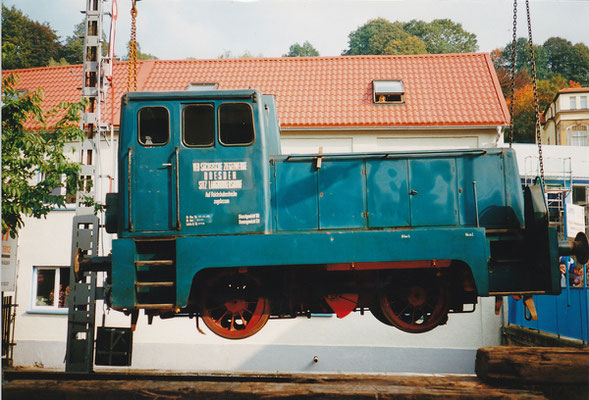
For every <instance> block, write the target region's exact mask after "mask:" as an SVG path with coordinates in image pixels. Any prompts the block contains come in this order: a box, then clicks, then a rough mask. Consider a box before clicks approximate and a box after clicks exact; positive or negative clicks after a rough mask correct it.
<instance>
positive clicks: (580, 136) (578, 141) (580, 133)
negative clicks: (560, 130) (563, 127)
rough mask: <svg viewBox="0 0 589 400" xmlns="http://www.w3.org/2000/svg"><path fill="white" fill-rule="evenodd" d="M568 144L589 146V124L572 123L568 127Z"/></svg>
mask: <svg viewBox="0 0 589 400" xmlns="http://www.w3.org/2000/svg"><path fill="white" fill-rule="evenodd" d="M567 144H568V145H569V146H589V126H588V125H580V124H577V125H572V126H569V127H568V128H567Z"/></svg>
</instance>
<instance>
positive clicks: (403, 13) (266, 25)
mask: <svg viewBox="0 0 589 400" xmlns="http://www.w3.org/2000/svg"><path fill="white" fill-rule="evenodd" d="M111 1H112V0H108V1H106V2H105V3H104V4H105V10H109V11H110V8H111ZM85 3H86V1H85V0H3V4H4V5H6V6H8V7H11V6H13V5H14V6H16V7H17V8H18V9H20V10H21V11H23V12H24V13H25V14H26V15H28V17H29V18H31V19H33V20H36V21H39V22H48V23H49V24H50V25H51V27H52V28H53V29H55V30H56V32H57V34H58V35H59V36H60V37H61V38H62V39H65V38H66V37H67V36H70V35H71V34H72V33H73V30H74V27H75V25H76V24H78V23H79V22H81V21H82V20H83V18H84V15H83V14H81V13H80V11H81V10H82V9H83V8H84V7H85ZM118 8H119V18H118V21H117V34H116V40H115V43H116V47H115V53H116V54H117V55H118V56H122V55H125V54H126V51H127V50H126V43H127V42H128V40H129V37H130V29H131V28H130V26H131V25H130V20H131V17H130V9H131V0H118ZM137 9H138V15H137V40H138V41H139V44H140V46H141V50H142V51H143V52H146V53H150V54H153V55H155V56H156V57H158V58H160V59H183V58H200V59H206V58H217V57H219V56H220V55H221V54H223V53H225V52H231V54H233V55H240V54H243V53H244V52H246V51H247V52H249V53H251V54H252V55H254V56H264V57H280V56H282V55H283V54H285V53H287V52H288V49H289V47H290V46H291V45H292V44H294V43H301V44H302V43H303V42H305V41H309V42H310V43H311V44H312V45H313V46H314V47H315V48H316V49H317V50H318V51H319V53H320V55H322V56H337V55H340V54H341V53H342V52H343V51H344V50H346V49H347V47H348V35H349V34H350V32H352V31H354V30H356V29H357V28H358V27H360V26H362V25H363V24H365V23H366V22H367V21H368V20H370V19H373V18H379V17H382V18H386V19H388V20H390V21H403V22H407V21H410V20H412V19H420V20H423V21H427V22H429V21H432V20H434V19H441V18H449V19H451V20H453V21H454V22H458V23H461V24H462V26H463V28H464V29H465V30H467V31H468V32H472V33H474V34H476V36H477V39H478V46H479V51H482V52H490V51H492V50H493V49H496V48H499V47H504V46H505V45H506V44H507V43H508V42H510V41H511V35H512V29H513V28H512V26H513V25H512V24H513V0H141V1H138V2H137ZM530 9H531V19H532V35H533V41H534V43H537V44H542V43H544V41H546V39H548V38H550V37H553V36H560V37H563V38H565V39H567V40H569V41H571V42H572V43H573V44H574V43H578V42H583V43H585V44H587V45H589V22H588V21H589V0H530ZM518 11H519V13H518V36H524V37H526V38H527V35H528V33H527V22H526V15H525V2H524V1H523V0H519V2H518ZM109 28H110V19H109V18H108V17H105V19H104V29H105V32H106V34H107V37H108V32H109Z"/></svg>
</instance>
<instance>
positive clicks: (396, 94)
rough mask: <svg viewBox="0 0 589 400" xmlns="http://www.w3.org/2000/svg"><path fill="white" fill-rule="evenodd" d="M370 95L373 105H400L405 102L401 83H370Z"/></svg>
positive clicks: (396, 81) (397, 81) (399, 81)
mask: <svg viewBox="0 0 589 400" xmlns="http://www.w3.org/2000/svg"><path fill="white" fill-rule="evenodd" d="M372 94H373V101H374V103H375V104H391V103H392V104H402V103H404V102H405V88H404V87H403V81H401V80H394V81H372Z"/></svg>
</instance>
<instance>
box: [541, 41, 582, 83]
mask: <svg viewBox="0 0 589 400" xmlns="http://www.w3.org/2000/svg"><path fill="white" fill-rule="evenodd" d="M543 47H544V50H545V52H546V61H547V65H546V66H547V69H548V70H549V71H550V72H552V73H553V74H559V75H562V76H564V77H565V78H566V79H569V80H573V81H576V82H579V83H581V84H583V85H588V84H589V48H588V47H587V46H586V45H585V44H583V43H577V44H575V45H573V44H572V43H571V42H569V41H568V40H566V39H563V38H560V37H551V38H549V39H548V40H546V42H544V46H543Z"/></svg>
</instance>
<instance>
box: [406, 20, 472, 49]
mask: <svg viewBox="0 0 589 400" xmlns="http://www.w3.org/2000/svg"><path fill="white" fill-rule="evenodd" d="M403 30H404V31H405V32H407V33H408V34H409V35H413V36H415V37H417V38H419V39H421V40H423V42H424V43H425V45H426V50H427V52H428V53H430V54H442V53H471V52H475V51H477V49H478V45H477V37H476V35H475V34H474V33H470V32H467V31H465V30H464V29H463V28H462V24H458V23H456V22H453V21H451V20H449V19H435V20H433V21H432V22H424V21H418V20H415V19H414V20H411V21H409V22H407V23H406V24H405V25H403Z"/></svg>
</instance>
